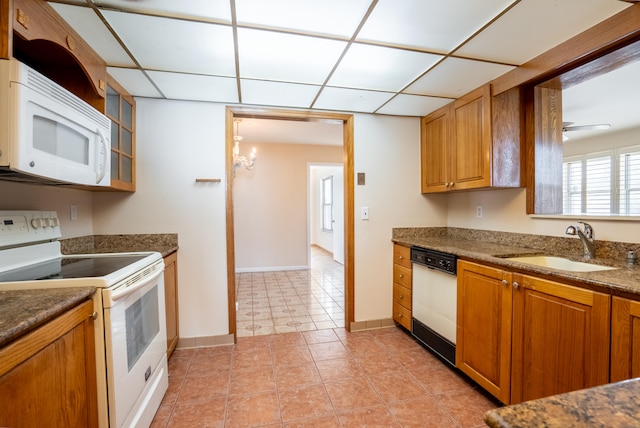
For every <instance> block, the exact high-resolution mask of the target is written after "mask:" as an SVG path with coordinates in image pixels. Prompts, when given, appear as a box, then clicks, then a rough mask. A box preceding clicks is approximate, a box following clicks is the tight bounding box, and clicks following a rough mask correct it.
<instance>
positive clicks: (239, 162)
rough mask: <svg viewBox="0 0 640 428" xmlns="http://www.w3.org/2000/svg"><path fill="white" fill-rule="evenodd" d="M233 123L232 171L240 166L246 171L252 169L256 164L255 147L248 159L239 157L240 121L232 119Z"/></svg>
mask: <svg viewBox="0 0 640 428" xmlns="http://www.w3.org/2000/svg"><path fill="white" fill-rule="evenodd" d="M234 122H235V124H236V129H235V132H234V135H233V169H234V170H236V169H238V168H239V167H241V166H244V167H245V168H246V169H252V168H253V166H254V164H255V163H256V149H255V147H254V148H253V150H252V151H251V155H249V159H247V158H246V157H245V156H241V155H240V141H242V137H241V136H240V135H238V127H239V123H240V119H234Z"/></svg>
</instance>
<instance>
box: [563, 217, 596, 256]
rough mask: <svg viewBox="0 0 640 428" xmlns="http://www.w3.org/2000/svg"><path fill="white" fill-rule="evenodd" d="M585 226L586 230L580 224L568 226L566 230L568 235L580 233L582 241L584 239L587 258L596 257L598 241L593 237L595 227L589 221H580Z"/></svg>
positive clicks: (583, 244)
mask: <svg viewBox="0 0 640 428" xmlns="http://www.w3.org/2000/svg"><path fill="white" fill-rule="evenodd" d="M578 223H581V224H582V225H583V227H584V232H583V231H582V229H580V226H578V225H571V226H569V227H567V231H566V232H565V233H566V234H567V235H578V238H580V241H582V246H583V247H584V258H585V259H595V258H596V241H595V239H594V237H593V227H591V225H590V224H589V223H585V222H584V221H579V222H578Z"/></svg>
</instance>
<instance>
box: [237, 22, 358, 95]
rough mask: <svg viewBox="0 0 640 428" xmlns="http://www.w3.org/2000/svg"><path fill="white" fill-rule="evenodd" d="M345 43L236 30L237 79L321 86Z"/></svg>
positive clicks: (241, 29)
mask: <svg viewBox="0 0 640 428" xmlns="http://www.w3.org/2000/svg"><path fill="white" fill-rule="evenodd" d="M345 46H346V43H345V42H341V41H335V40H327V39H321V38H318V37H309V36H298V35H289V34H282V33H276V32H272V31H262V30H248V29H243V28H240V29H238V51H239V56H240V77H245V78H252V79H261V80H279V81H289V82H296V83H311V84H322V83H323V82H324V81H325V79H326V78H327V76H328V75H329V72H330V71H331V69H332V68H333V66H334V64H335V63H336V61H337V60H338V58H339V57H340V55H341V54H342V52H343V51H344V48H345Z"/></svg>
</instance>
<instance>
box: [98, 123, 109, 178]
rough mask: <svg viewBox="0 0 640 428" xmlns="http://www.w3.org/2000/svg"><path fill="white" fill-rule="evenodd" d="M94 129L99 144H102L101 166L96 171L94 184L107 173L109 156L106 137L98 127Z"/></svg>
mask: <svg viewBox="0 0 640 428" xmlns="http://www.w3.org/2000/svg"><path fill="white" fill-rule="evenodd" d="M96 131H98V135H99V136H100V144H102V168H101V169H100V171H98V176H97V177H96V184H98V183H100V182H101V181H102V179H103V178H104V175H105V174H106V173H107V156H109V148H108V147H107V138H106V137H105V136H104V134H103V133H102V131H101V130H100V128H97V129H96Z"/></svg>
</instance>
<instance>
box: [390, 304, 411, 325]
mask: <svg viewBox="0 0 640 428" xmlns="http://www.w3.org/2000/svg"><path fill="white" fill-rule="evenodd" d="M393 319H394V320H395V321H396V322H397V323H398V324H400V325H401V326H403V327H404V328H406V329H407V330H409V331H411V311H410V310H409V309H407V308H405V307H404V306H402V305H400V304H398V303H396V302H393Z"/></svg>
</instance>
